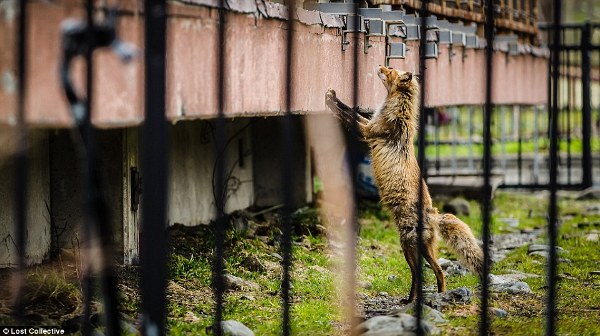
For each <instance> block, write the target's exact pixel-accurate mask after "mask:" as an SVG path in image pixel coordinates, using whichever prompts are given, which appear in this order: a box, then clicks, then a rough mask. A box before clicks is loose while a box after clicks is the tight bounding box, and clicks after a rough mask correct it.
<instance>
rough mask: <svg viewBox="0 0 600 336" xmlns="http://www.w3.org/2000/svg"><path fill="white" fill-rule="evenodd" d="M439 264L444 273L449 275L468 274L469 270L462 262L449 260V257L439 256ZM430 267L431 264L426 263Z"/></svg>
mask: <svg viewBox="0 0 600 336" xmlns="http://www.w3.org/2000/svg"><path fill="white" fill-rule="evenodd" d="M438 264H439V265H440V267H441V268H442V270H443V271H444V273H445V274H446V275H447V276H453V275H465V274H467V273H468V272H469V271H468V270H467V269H466V268H464V267H463V266H462V265H461V264H459V263H457V262H454V261H452V260H448V259H444V258H439V259H438ZM426 265H427V266H428V267H431V266H429V264H426Z"/></svg>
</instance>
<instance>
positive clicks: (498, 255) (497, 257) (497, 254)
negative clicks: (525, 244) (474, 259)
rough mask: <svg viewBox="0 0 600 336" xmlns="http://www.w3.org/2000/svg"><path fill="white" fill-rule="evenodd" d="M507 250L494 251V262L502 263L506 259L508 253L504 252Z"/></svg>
mask: <svg viewBox="0 0 600 336" xmlns="http://www.w3.org/2000/svg"><path fill="white" fill-rule="evenodd" d="M504 251H505V250H502V251H493V253H492V262H493V263H497V262H499V261H502V260H504V259H506V252H504Z"/></svg>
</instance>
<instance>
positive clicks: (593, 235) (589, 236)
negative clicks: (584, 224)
mask: <svg viewBox="0 0 600 336" xmlns="http://www.w3.org/2000/svg"><path fill="white" fill-rule="evenodd" d="M583 238H584V239H585V240H587V241H589V242H597V241H598V240H599V239H600V235H598V232H592V233H588V234H587V235H585V236H584V237H583Z"/></svg>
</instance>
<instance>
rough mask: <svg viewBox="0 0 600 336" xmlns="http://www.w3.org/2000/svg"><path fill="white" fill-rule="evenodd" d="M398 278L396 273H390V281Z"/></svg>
mask: <svg viewBox="0 0 600 336" xmlns="http://www.w3.org/2000/svg"><path fill="white" fill-rule="evenodd" d="M396 279H398V276H396V275H394V274H390V275H388V281H396Z"/></svg>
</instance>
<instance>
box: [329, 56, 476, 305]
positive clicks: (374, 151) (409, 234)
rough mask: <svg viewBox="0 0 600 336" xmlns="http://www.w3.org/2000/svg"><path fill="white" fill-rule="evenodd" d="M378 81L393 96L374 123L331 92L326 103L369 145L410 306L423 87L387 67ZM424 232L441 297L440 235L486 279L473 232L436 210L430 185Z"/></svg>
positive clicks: (413, 286)
mask: <svg viewBox="0 0 600 336" xmlns="http://www.w3.org/2000/svg"><path fill="white" fill-rule="evenodd" d="M378 75H379V78H381V80H382V81H383V84H384V85H385V87H386V88H387V91H388V94H387V97H386V99H385V101H384V102H383V106H382V107H381V108H380V109H379V110H378V111H377V112H375V113H374V114H373V116H372V117H371V119H370V120H369V119H367V118H364V117H362V116H361V115H359V114H358V113H355V111H353V110H352V109H351V108H349V107H348V106H346V105H345V104H344V103H342V102H341V101H340V100H339V99H338V98H337V97H336V94H335V91H333V90H332V89H329V91H328V92H327V94H326V103H327V106H328V107H329V108H330V109H331V110H332V111H333V112H334V113H335V114H336V116H337V117H339V118H340V119H341V120H342V121H343V122H344V123H345V124H346V126H349V125H350V124H351V123H353V122H356V124H357V125H358V129H359V132H360V135H361V136H362V138H363V140H365V141H366V142H367V144H368V145H369V148H370V152H371V159H372V165H373V171H374V173H375V181H376V183H377V185H378V187H379V193H380V196H381V200H382V202H383V204H384V205H385V206H386V207H387V208H388V209H389V210H390V211H391V212H392V213H393V215H394V219H395V221H396V226H397V227H398V231H399V234H400V243H401V245H402V250H403V252H404V257H405V258H406V261H407V262H408V266H409V267H410V271H411V273H412V284H411V288H410V295H409V297H408V300H409V301H413V300H414V299H415V294H416V281H417V279H416V276H417V274H416V271H417V222H418V213H417V211H418V210H417V207H418V198H419V182H420V178H421V174H420V168H419V164H418V162H417V160H416V158H415V153H414V148H413V139H414V136H415V134H416V132H417V125H418V120H419V83H418V81H417V79H416V78H415V77H414V76H413V75H412V74H411V73H410V72H402V71H398V70H395V69H388V68H386V67H384V66H380V67H379V69H378ZM423 183H424V182H423ZM423 228H424V231H423V235H422V237H423V243H424V246H425V253H424V254H425V255H424V257H425V260H427V262H428V263H429V265H431V268H432V269H433V272H434V273H435V277H436V279H437V287H438V292H443V291H445V290H446V282H445V280H444V273H443V272H442V269H441V267H440V265H439V264H438V263H437V257H436V254H437V234H438V232H439V233H440V234H441V236H442V237H443V238H444V240H445V241H446V243H447V244H448V245H449V246H450V247H451V248H452V250H454V252H455V253H456V254H457V255H458V258H459V260H460V261H461V262H462V263H463V264H464V265H465V266H467V267H468V268H469V269H470V270H471V271H472V272H474V273H476V274H478V275H479V276H480V277H481V276H482V273H483V251H482V249H481V247H480V246H479V245H478V243H477V240H475V237H474V236H473V233H472V232H471V229H470V228H469V226H468V225H467V224H465V223H463V222H462V221H461V220H460V219H458V218H457V217H455V216H454V215H451V214H443V215H442V214H439V213H438V211H437V209H436V208H434V207H433V206H432V204H431V197H430V196H429V190H428V189H427V186H426V185H424V188H423Z"/></svg>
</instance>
